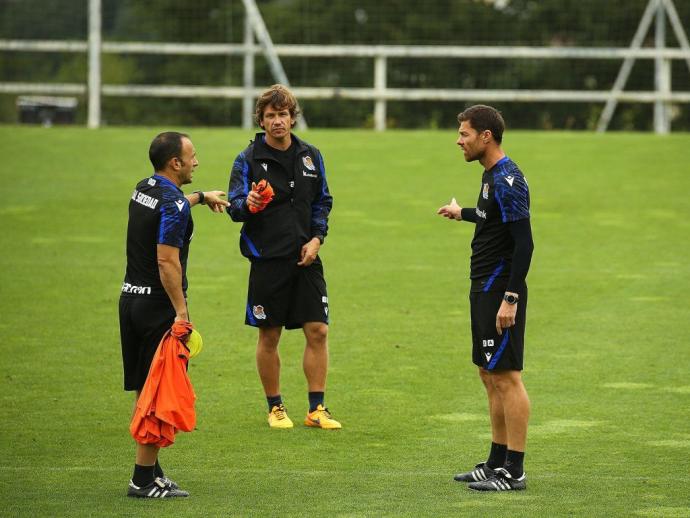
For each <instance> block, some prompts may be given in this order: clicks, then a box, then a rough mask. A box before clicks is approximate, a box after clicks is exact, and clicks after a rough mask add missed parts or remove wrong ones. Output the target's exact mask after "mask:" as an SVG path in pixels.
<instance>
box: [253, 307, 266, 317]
mask: <svg viewBox="0 0 690 518" xmlns="http://www.w3.org/2000/svg"><path fill="white" fill-rule="evenodd" d="M252 313H254V316H255V317H256V318H258V319H259V320H266V313H264V307H263V306H254V307H253V308H252Z"/></svg>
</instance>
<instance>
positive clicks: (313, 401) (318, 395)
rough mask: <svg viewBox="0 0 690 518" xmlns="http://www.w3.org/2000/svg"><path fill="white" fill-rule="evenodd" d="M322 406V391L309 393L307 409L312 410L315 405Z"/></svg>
mask: <svg viewBox="0 0 690 518" xmlns="http://www.w3.org/2000/svg"><path fill="white" fill-rule="evenodd" d="M319 405H321V406H323V392H310V393H309V411H310V412H313V411H314V410H316V407H317V406H319Z"/></svg>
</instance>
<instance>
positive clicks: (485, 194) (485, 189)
mask: <svg viewBox="0 0 690 518" xmlns="http://www.w3.org/2000/svg"><path fill="white" fill-rule="evenodd" d="M482 198H484V199H485V200H488V199H489V184H488V183H485V184H484V187H483V188H482Z"/></svg>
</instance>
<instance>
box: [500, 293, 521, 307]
mask: <svg viewBox="0 0 690 518" xmlns="http://www.w3.org/2000/svg"><path fill="white" fill-rule="evenodd" d="M519 298H520V297H518V296H517V295H513V294H512V293H506V294H505V295H503V300H505V301H506V302H507V303H508V304H510V305H511V306H512V305H513V304H517V301H518V300H519Z"/></svg>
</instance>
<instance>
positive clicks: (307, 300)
mask: <svg viewBox="0 0 690 518" xmlns="http://www.w3.org/2000/svg"><path fill="white" fill-rule="evenodd" d="M298 114H299V109H298V106H297V101H296V99H295V97H294V95H292V93H291V92H290V91H289V90H288V89H287V88H285V87H284V86H281V85H274V86H273V87H271V88H270V89H269V90H267V91H266V92H264V93H263V94H262V95H261V97H259V99H258V100H257V104H256V120H257V122H258V123H259V125H260V126H261V127H262V128H263V129H264V130H265V132H262V133H257V134H256V137H255V139H254V140H253V141H252V142H251V143H250V144H249V146H247V148H246V149H245V150H244V151H242V152H241V153H240V154H239V155H238V156H237V158H236V159H235V162H234V164H233V168H232V173H231V175H230V187H229V197H230V206H229V207H228V209H227V212H228V213H229V214H230V217H231V218H232V220H233V221H239V222H242V223H243V225H242V230H241V231H240V250H241V252H242V255H244V256H245V257H247V258H248V259H249V261H250V263H251V271H250V274H249V289H248V294H247V308H246V317H245V323H246V324H247V325H250V326H254V327H257V328H258V329H259V340H258V344H257V351H256V362H257V368H258V371H259V376H260V378H261V382H262V384H263V387H264V392H265V394H266V399H267V402H268V410H269V414H268V423H269V426H270V427H271V428H292V426H293V424H292V421H291V420H290V418H289V417H288V416H287V413H286V411H285V407H284V405H283V401H282V397H281V394H280V357H279V355H278V343H279V341H280V335H281V332H282V329H283V327H285V328H286V329H297V328H302V329H303V331H304V335H305V337H306V347H305V351H304V361H303V367H304V373H305V376H306V378H307V384H308V387H309V412H308V413H307V416H306V418H305V421H304V423H305V425H307V426H313V427H317V428H324V429H335V428H340V427H341V425H340V423H338V422H337V421H336V420H335V419H333V418H332V417H331V415H330V413H329V412H328V410H327V409H326V408H325V406H324V392H325V386H326V375H327V371H328V294H327V291H326V282H325V279H324V275H323V266H322V263H321V259H320V258H319V256H318V252H319V249H320V247H321V245H322V244H323V242H324V239H325V237H326V235H327V233H328V215H329V213H330V211H331V207H332V205H333V198H332V196H331V195H330V192H329V190H328V184H327V182H326V169H325V167H324V163H323V157H322V156H321V153H320V152H319V150H318V149H317V148H316V147H314V146H312V145H310V144H308V143H306V142H304V141H303V140H301V139H299V138H297V137H296V136H295V135H294V134H292V132H291V129H292V126H293V125H294V124H295V121H296V117H297V116H298ZM261 180H267V181H268V183H269V184H270V185H271V187H272V188H273V191H274V197H273V199H272V200H271V201H269V202H268V203H266V202H265V200H264V199H263V198H262V197H261V196H260V195H259V193H257V192H255V190H254V187H255V186H256V184H258V183H259V182H260V181H261ZM250 209H253V210H250Z"/></svg>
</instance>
